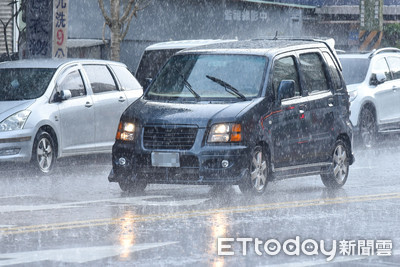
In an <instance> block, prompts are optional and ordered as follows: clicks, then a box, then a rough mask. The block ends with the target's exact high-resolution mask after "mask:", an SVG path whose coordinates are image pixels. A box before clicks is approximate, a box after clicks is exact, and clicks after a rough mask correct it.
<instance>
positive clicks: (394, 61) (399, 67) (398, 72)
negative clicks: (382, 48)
mask: <svg viewBox="0 0 400 267" xmlns="http://www.w3.org/2000/svg"><path fill="white" fill-rule="evenodd" d="M386 60H387V62H388V64H389V67H390V71H391V72H392V74H393V79H400V58H399V57H387V58H386Z"/></svg>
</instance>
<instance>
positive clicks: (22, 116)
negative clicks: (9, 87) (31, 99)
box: [0, 110, 31, 132]
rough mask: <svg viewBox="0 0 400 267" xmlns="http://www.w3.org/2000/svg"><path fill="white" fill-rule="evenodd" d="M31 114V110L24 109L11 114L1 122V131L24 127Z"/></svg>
mask: <svg viewBox="0 0 400 267" xmlns="http://www.w3.org/2000/svg"><path fill="white" fill-rule="evenodd" d="M30 114H31V111H29V110H22V111H20V112H17V113H15V114H13V115H11V116H10V117H8V118H7V119H5V120H3V121H2V122H1V123H0V132H6V131H15V130H20V129H22V128H24V125H25V123H26V120H27V119H28V117H29V115H30Z"/></svg>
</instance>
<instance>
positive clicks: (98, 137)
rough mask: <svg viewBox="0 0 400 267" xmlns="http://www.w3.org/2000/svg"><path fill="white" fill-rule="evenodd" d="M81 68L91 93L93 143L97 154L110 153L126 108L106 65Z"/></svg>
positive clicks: (126, 102) (91, 65)
mask: <svg viewBox="0 0 400 267" xmlns="http://www.w3.org/2000/svg"><path fill="white" fill-rule="evenodd" d="M83 68H84V70H85V72H86V75H87V77H88V79H89V83H90V87H91V89H92V92H93V102H94V112H95V134H94V136H95V143H96V150H97V151H99V152H107V151H111V147H112V145H113V144H114V140H115V134H116V132H117V128H118V123H119V119H120V117H121V115H122V112H124V110H125V109H126V108H127V107H128V101H127V97H126V96H125V94H124V92H123V91H120V90H119V88H118V86H117V84H116V81H115V79H114V77H113V76H112V74H111V72H110V70H109V68H108V66H107V65H102V64H85V65H83Z"/></svg>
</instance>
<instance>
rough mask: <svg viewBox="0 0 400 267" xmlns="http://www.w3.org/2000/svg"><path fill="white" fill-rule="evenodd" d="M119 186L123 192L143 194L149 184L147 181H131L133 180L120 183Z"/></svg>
mask: <svg viewBox="0 0 400 267" xmlns="http://www.w3.org/2000/svg"><path fill="white" fill-rule="evenodd" d="M118 184H119V187H120V188H121V190H122V191H124V192H131V193H141V192H143V191H144V189H145V188H146V186H147V182H145V181H131V180H123V181H119V182H118Z"/></svg>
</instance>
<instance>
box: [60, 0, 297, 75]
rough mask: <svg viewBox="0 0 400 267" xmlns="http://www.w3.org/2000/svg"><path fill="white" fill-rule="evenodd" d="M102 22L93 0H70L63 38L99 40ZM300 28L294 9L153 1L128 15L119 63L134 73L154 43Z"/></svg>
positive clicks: (217, 0)
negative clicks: (133, 14)
mask: <svg viewBox="0 0 400 267" xmlns="http://www.w3.org/2000/svg"><path fill="white" fill-rule="evenodd" d="M105 2H107V1H105ZM103 22H104V20H103V17H102V15H101V12H100V8H99V7H98V4H97V1H96V0H70V10H69V33H68V34H69V38H74V39H76V38H78V39H79V38H90V39H101V37H102V27H103ZM302 27H303V25H302V9H298V8H287V7H277V6H273V5H266V4H257V3H249V2H242V1H234V0H181V1H173V0H153V4H152V5H150V6H149V7H147V8H146V9H145V10H143V11H141V12H140V13H139V14H138V18H137V19H135V18H133V20H132V24H131V27H130V31H129V33H128V35H127V36H126V38H125V41H124V42H123V44H122V45H121V61H123V62H124V63H125V64H127V65H128V67H129V68H130V70H131V71H135V70H136V67H137V64H138V62H139V60H140V57H141V54H142V53H143V50H144V48H145V47H146V46H148V45H150V44H152V43H155V42H160V41H168V40H184V39H219V38H223V39H231V38H239V39H248V38H259V37H264V36H274V35H275V32H276V31H278V32H279V35H281V36H283V35H284V36H300V35H301V34H302ZM108 36H109V35H107V38H109V37H108Z"/></svg>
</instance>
